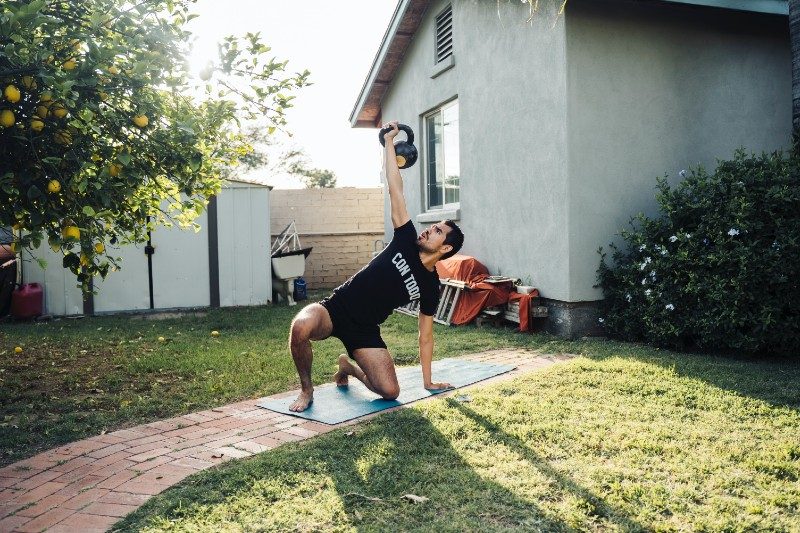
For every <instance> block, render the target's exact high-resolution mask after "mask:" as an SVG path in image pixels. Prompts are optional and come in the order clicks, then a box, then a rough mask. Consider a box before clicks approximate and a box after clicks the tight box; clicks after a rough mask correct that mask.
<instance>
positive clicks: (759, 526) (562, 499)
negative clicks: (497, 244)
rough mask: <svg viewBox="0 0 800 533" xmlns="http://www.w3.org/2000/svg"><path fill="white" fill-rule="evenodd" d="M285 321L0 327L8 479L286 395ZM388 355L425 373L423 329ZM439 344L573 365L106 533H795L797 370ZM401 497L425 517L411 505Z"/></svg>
mask: <svg viewBox="0 0 800 533" xmlns="http://www.w3.org/2000/svg"><path fill="white" fill-rule="evenodd" d="M296 311H297V308H288V307H282V306H275V307H263V308H245V309H232V310H217V311H211V312H209V313H208V314H207V315H206V316H202V317H184V318H178V319H170V320H159V321H154V320H142V319H136V318H132V317H119V316H118V317H101V318H92V319H83V320H59V321H53V322H50V323H41V324H3V325H0V406H2V411H1V414H2V422H1V423H0V449H1V450H2V452H3V453H2V463H3V464H7V463H9V462H13V461H17V460H20V459H22V458H24V457H28V456H31V455H34V454H35V453H37V452H39V451H42V450H43V449H46V448H51V447H53V446H56V445H58V444H60V443H63V442H68V441H72V440H76V439H79V438H82V437H85V436H88V435H92V434H97V433H99V432H100V431H101V430H104V429H105V430H112V429H116V428H120V427H126V426H130V425H134V424H138V423H142V422H144V421H149V420H155V419H158V418H163V417H169V416H173V415H176V414H180V413H187V412H191V411H197V410H201V409H205V408H208V407H211V406H215V405H221V404H225V403H229V402H233V401H236V400H239V399H244V398H253V397H257V396H261V395H267V394H272V393H275V392H278V391H283V390H287V389H289V388H294V387H296V386H297V377H296V375H295V373H294V368H293V365H292V362H291V358H290V356H289V354H288V351H287V349H286V337H287V332H288V326H289V323H290V321H291V319H292V317H293V316H294V314H295V313H296ZM212 330H218V331H220V333H221V336H220V337H218V338H214V337H211V336H210V332H211V331H212ZM159 336H163V337H165V338H166V342H160V341H159V340H158V338H159ZM384 336H385V339H386V341H387V343H388V344H389V346H390V349H391V350H392V351H393V354H394V355H395V358H396V359H397V361H398V362H399V363H404V364H415V363H416V362H417V340H416V320H415V319H413V318H411V317H406V316H402V315H395V316H392V317H391V318H390V320H389V321H388V322H387V323H386V324H385V327H384ZM436 338H437V351H436V355H437V357H446V356H452V355H460V354H464V353H471V352H477V351H480V350H484V349H490V348H499V347H528V348H532V349H539V350H542V351H547V352H559V351H564V352H570V353H577V354H582V355H584V357H582V358H580V359H576V360H573V361H571V362H569V363H563V364H559V365H555V366H553V367H550V368H549V369H547V370H544V371H541V372H538V373H533V374H530V375H527V376H525V377H522V378H520V379H517V380H516V381H513V382H508V383H504V384H499V385H494V386H487V387H483V388H481V389H476V390H474V391H473V392H471V393H470V395H471V396H472V401H470V402H468V403H459V402H457V401H455V400H452V399H442V400H434V401H431V402H426V403H423V404H420V405H417V406H415V407H413V408H410V409H404V410H401V411H398V412H395V413H388V414H386V415H383V416H380V417H377V418H375V419H373V420H372V421H371V422H369V423H366V424H363V425H360V426H357V427H355V428H351V429H348V430H338V431H335V432H332V433H330V434H327V435H323V436H321V437H317V438H315V439H312V440H311V441H308V442H305V443H302V444H291V445H285V446H282V447H280V448H278V449H275V450H272V451H269V452H266V453H263V454H259V455H257V456H254V457H251V458H249V459H245V460H241V461H232V462H230V463H227V464H224V465H221V466H220V467H216V468H213V469H211V470H208V471H205V472H203V473H200V474H198V475H195V476H192V477H190V478H187V479H186V480H185V481H184V482H183V483H181V484H180V485H178V486H176V487H174V488H173V489H170V490H169V491H167V492H165V493H163V494H161V495H159V496H157V497H155V498H154V499H152V500H151V501H150V502H148V503H147V504H146V505H145V506H144V507H143V508H141V509H140V510H139V511H137V512H136V513H134V514H132V515H130V516H129V517H127V518H126V519H125V520H124V521H123V522H121V523H120V524H118V525H119V526H120V527H121V528H122V529H124V530H137V531H138V530H148V531H149V530H152V531H161V530H168V531H209V532H212V531H213V532H217V531H262V530H274V529H278V530H281V529H284V530H353V529H364V530H392V531H398V530H399V531H404V530H431V531H433V530H437V531H440V530H443V531H462V530H481V531H483V530H509V529H525V530H537V529H539V530H545V531H559V530H564V531H569V530H587V531H606V530H620V531H637V530H643V531H659V530H663V531H670V530H699V531H703V530H705V531H757V530H763V531H800V521H798V520H797V516H798V513H800V437H798V436H799V435H800V392H799V390H800V386H799V385H798V384H800V365H798V364H797V362H798V360H797V359H794V360H774V359H772V360H751V359H747V358H739V357H735V356H732V357H717V356H710V355H702V354H676V353H672V352H668V351H663V350H658V349H654V348H648V347H645V346H641V345H635V344H626V343H616V342H608V341H576V342H567V341H561V340H557V339H554V338H552V337H548V336H541V335H529V334H519V333H516V332H514V331H511V330H495V329H491V328H489V329H480V330H479V329H475V328H474V327H461V328H444V327H439V326H437V329H436ZM15 346H22V347H23V352H22V353H21V354H14V347H15ZM315 348H316V351H315V365H314V369H315V370H314V380H315V382H317V383H320V382H324V381H327V380H328V379H330V375H331V373H332V371H333V367H334V364H335V363H334V361H335V359H336V356H337V355H338V354H339V353H341V352H342V348H341V345H340V343H339V342H338V341H336V340H329V341H324V342H322V343H316V344H315ZM351 431H352V434H348V433H349V432H351ZM404 494H414V495H418V496H423V497H425V498H428V500H427V501H425V502H423V503H418V504H415V503H412V502H411V501H408V500H406V499H403V495H404Z"/></svg>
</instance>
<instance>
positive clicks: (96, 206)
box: [0, 0, 309, 290]
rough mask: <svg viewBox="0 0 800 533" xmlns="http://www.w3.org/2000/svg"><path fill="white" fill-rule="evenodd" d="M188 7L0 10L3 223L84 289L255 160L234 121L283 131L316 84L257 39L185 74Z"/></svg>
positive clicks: (182, 0) (42, 2) (32, 4)
mask: <svg viewBox="0 0 800 533" xmlns="http://www.w3.org/2000/svg"><path fill="white" fill-rule="evenodd" d="M191 4H192V1H191V0H139V1H134V2H127V1H125V2H123V1H119V0H69V1H62V0H33V1H30V0H24V1H20V0H6V1H5V2H3V3H2V4H0V226H13V227H14V228H15V229H18V230H20V231H19V232H18V233H17V234H18V235H19V237H18V240H17V242H16V243H15V248H16V249H18V250H23V251H25V250H28V251H29V250H31V249H33V248H37V247H39V246H40V245H41V244H42V242H44V241H46V242H47V244H49V246H50V247H51V248H53V250H57V251H59V252H60V253H62V254H63V266H64V267H65V268H69V269H70V270H72V271H73V272H75V273H76V274H77V275H78V279H79V282H80V283H81V285H82V286H83V288H84V290H89V281H90V279H91V277H92V276H95V275H100V276H105V275H106V274H107V273H108V272H109V270H111V269H112V268H113V267H117V266H118V264H117V259H115V256H114V253H115V250H117V249H118V247H119V245H121V244H125V243H130V242H143V241H144V240H146V235H147V231H148V229H151V228H152V227H154V226H155V225H158V224H173V223H178V224H181V225H185V226H186V225H191V224H192V221H193V219H194V218H195V217H196V216H197V215H198V214H199V213H200V212H202V210H203V209H204V207H205V205H206V204H207V201H208V198H209V197H210V196H211V195H214V194H215V193H217V192H218V191H219V189H220V186H221V178H220V176H225V175H230V173H231V172H232V170H231V169H232V168H234V167H235V166H236V165H237V164H238V163H239V162H240V161H242V160H243V159H245V160H246V158H247V156H248V154H250V153H252V151H253V147H252V146H251V145H250V143H249V142H248V138H247V136H246V135H245V134H244V133H243V132H242V130H240V128H239V124H240V123H246V122H252V121H254V120H258V121H259V122H260V123H261V124H265V125H264V129H265V130H266V131H267V132H268V133H269V134H273V133H274V132H275V131H276V130H280V129H283V128H284V127H285V126H286V117H285V112H286V110H287V109H288V108H290V107H291V106H292V99H293V98H294V96H293V94H292V93H293V92H295V91H296V90H297V89H299V88H300V87H303V86H304V85H306V84H308V76H309V73H308V72H307V71H304V72H299V73H291V72H289V71H288V70H287V63H286V62H285V61H280V60H278V59H276V58H274V57H271V56H270V55H269V52H270V48H269V47H268V46H266V44H264V43H263V42H262V40H261V37H260V35H258V34H252V33H249V34H246V35H244V36H242V37H234V36H231V37H227V38H225V39H224V41H223V42H222V43H220V45H219V55H218V57H217V58H215V59H214V60H212V61H210V63H209V67H208V68H206V69H204V71H203V72H202V73H201V75H200V77H199V78H198V79H194V78H192V77H191V76H189V74H188V72H187V68H186V57H188V53H187V52H188V49H189V47H190V44H191V41H190V34H189V33H188V31H187V30H186V24H187V23H188V22H189V21H190V20H191V19H192V18H193V17H194V15H192V14H191V13H190V7H191Z"/></svg>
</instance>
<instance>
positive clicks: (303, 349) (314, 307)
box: [289, 304, 333, 412]
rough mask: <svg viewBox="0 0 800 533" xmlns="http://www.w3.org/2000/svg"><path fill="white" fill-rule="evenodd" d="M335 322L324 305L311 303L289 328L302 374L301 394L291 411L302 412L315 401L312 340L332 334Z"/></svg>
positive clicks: (295, 357) (290, 338)
mask: <svg viewBox="0 0 800 533" xmlns="http://www.w3.org/2000/svg"><path fill="white" fill-rule="evenodd" d="M332 331H333V323H332V322H331V317H330V314H328V310H327V309H325V307H324V306H322V305H320V304H311V305H308V306H306V307H304V308H303V309H302V310H301V311H300V312H299V313H297V316H296V317H294V320H292V326H291V329H290V330H289V349H290V350H291V352H292V359H293V360H294V366H295V367H297V375H298V376H300V389H301V390H300V395H299V396H298V397H297V399H296V400H295V401H294V402H293V403H292V404H291V405H290V406H289V410H290V411H295V412H300V411H305V410H306V409H308V406H309V405H311V402H312V401H314V386H313V385H312V384H311V361H312V359H313V354H312V351H311V341H312V340H315V341H317V340H322V339H326V338H328V337H329V336H330V334H331V332H332Z"/></svg>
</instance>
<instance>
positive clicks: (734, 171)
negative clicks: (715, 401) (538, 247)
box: [598, 150, 800, 354]
mask: <svg viewBox="0 0 800 533" xmlns="http://www.w3.org/2000/svg"><path fill="white" fill-rule="evenodd" d="M681 174H682V175H683V176H684V177H685V179H684V180H683V181H682V182H681V183H680V184H679V185H678V186H677V187H675V188H674V189H673V188H670V186H669V185H668V184H667V181H666V178H659V179H658V180H657V183H658V185H657V189H658V193H657V195H656V199H657V201H658V204H659V206H660V211H661V214H660V216H659V217H658V218H654V219H651V218H648V217H646V216H644V215H643V214H641V213H640V214H639V215H637V216H636V217H634V218H632V220H631V229H629V230H623V231H622V233H621V236H622V238H623V240H624V243H625V244H624V246H620V247H617V246H614V245H613V244H612V245H611V248H612V250H613V254H612V258H613V261H612V262H611V263H610V264H608V262H607V259H608V258H607V256H606V254H605V253H604V252H603V250H602V248H601V249H600V254H601V262H600V268H599V269H598V278H599V285H600V287H601V288H602V289H603V291H604V293H605V300H604V302H603V309H602V312H601V317H602V318H600V321H601V323H602V324H603V326H604V327H605V329H606V330H607V332H608V333H609V335H611V336H615V337H619V338H623V339H627V340H637V341H645V342H649V343H652V344H656V345H660V346H665V347H670V348H678V349H703V350H721V351H734V350H735V351H743V352H748V353H771V354H797V352H798V348H800V280H798V276H799V275H800V272H799V271H800V268H798V267H800V157H798V156H797V155H796V153H794V152H792V153H791V154H789V155H786V154H784V153H782V152H775V153H772V154H762V155H761V156H756V155H751V156H747V155H746V154H745V152H744V151H743V150H738V151H737V152H736V153H735V154H734V158H733V159H732V160H730V161H722V162H720V163H719V165H718V167H717V169H716V170H715V171H714V173H713V174H709V173H707V172H706V171H705V170H704V169H703V168H697V169H692V170H691V171H690V172H689V175H688V176H687V175H686V172H685V171H683V172H681Z"/></svg>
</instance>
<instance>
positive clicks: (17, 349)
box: [14, 346, 22, 353]
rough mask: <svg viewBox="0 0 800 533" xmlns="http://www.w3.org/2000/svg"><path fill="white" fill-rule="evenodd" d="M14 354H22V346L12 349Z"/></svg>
mask: <svg viewBox="0 0 800 533" xmlns="http://www.w3.org/2000/svg"><path fill="white" fill-rule="evenodd" d="M14 353H22V346H17V347H16V348H14Z"/></svg>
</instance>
